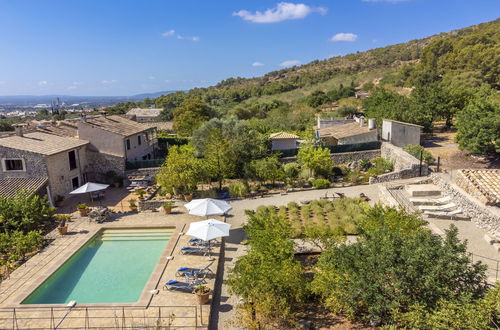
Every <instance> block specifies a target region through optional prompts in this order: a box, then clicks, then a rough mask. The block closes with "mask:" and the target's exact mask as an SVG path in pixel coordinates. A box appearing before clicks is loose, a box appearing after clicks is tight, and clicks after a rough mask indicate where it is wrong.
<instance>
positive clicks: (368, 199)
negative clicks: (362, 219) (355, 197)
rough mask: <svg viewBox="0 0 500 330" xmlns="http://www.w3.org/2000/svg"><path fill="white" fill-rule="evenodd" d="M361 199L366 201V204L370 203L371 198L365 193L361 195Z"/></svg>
mask: <svg viewBox="0 0 500 330" xmlns="http://www.w3.org/2000/svg"><path fill="white" fill-rule="evenodd" d="M359 198H361V200H362V201H364V202H369V201H370V197H368V196H366V195H365V193H360V194H359Z"/></svg>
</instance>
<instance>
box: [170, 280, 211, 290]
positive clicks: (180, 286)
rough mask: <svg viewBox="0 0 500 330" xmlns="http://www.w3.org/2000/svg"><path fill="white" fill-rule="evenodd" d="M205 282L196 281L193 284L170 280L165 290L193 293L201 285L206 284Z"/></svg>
mask: <svg viewBox="0 0 500 330" xmlns="http://www.w3.org/2000/svg"><path fill="white" fill-rule="evenodd" d="M204 283H205V280H204V279H201V280H196V281H193V282H182V281H178V280H170V281H168V282H167V283H165V285H164V286H163V289H167V290H181V291H187V292H193V291H194V288H195V287H196V286H198V285H200V284H204Z"/></svg>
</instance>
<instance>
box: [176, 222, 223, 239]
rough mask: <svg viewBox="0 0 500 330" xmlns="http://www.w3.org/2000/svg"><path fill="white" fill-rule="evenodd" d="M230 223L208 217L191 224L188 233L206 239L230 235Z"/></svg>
mask: <svg viewBox="0 0 500 330" xmlns="http://www.w3.org/2000/svg"><path fill="white" fill-rule="evenodd" d="M230 227H231V225H230V224H228V223H225V222H222V221H219V220H215V219H208V220H203V221H198V222H192V223H191V224H189V229H188V231H187V232H186V235H190V236H194V237H196V238H199V239H202V240H204V241H210V240H212V239H216V238H218V237H225V236H229V228H230Z"/></svg>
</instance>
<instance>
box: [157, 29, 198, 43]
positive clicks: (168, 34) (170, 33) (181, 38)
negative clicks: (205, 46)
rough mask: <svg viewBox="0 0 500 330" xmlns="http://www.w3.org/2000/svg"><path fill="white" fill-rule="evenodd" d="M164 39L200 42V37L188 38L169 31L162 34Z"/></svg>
mask: <svg viewBox="0 0 500 330" xmlns="http://www.w3.org/2000/svg"><path fill="white" fill-rule="evenodd" d="M161 36H162V37H165V38H169V37H176V38H177V39H179V40H191V41H200V37H198V36H193V37H186V36H182V35H180V34H178V33H177V32H176V31H175V30H168V31H165V32H163V33H162V34H161Z"/></svg>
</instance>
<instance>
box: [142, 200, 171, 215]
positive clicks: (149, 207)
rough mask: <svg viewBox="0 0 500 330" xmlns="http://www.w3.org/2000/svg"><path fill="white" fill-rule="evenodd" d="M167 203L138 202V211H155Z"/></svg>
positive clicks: (153, 201)
mask: <svg viewBox="0 0 500 330" xmlns="http://www.w3.org/2000/svg"><path fill="white" fill-rule="evenodd" d="M165 202H168V201H167V200H140V201H139V211H141V212H142V211H156V210H157V209H158V208H159V207H161V206H162V205H163V203H165Z"/></svg>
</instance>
